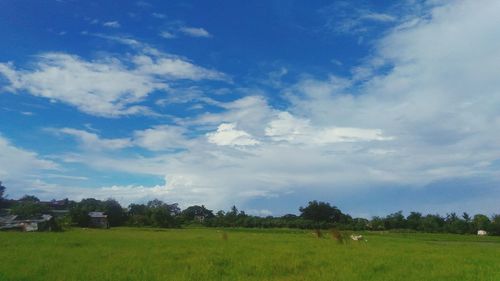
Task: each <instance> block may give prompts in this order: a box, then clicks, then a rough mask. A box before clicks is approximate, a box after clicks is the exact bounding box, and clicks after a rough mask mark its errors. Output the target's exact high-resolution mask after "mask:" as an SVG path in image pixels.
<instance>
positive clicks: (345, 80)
mask: <svg viewBox="0 0 500 281" xmlns="http://www.w3.org/2000/svg"><path fill="white" fill-rule="evenodd" d="M499 14H500V1H496V0H482V1H477V0H455V1H445V0H427V1H423V0H404V1H378V0H371V1H368V0H360V1H293V0H288V1H284V0H271V1H269V0H266V1H153V0H147V1H109V0H102V1H92V0H87V1H76V0H58V1H56V0H54V1H51V0H47V1H28V0H5V1H1V2H0V38H1V39H0V42H1V44H0V180H1V181H2V182H3V185H5V186H6V187H7V195H8V197H9V198H18V197H20V196H22V195H24V194H33V195H36V196H38V197H39V198H41V199H44V200H50V199H53V198H58V199H59V198H66V197H69V198H71V199H75V200H79V199H82V198H88V197H94V198H99V199H106V198H115V199H116V200H118V201H119V202H121V203H122V204H123V205H125V206H126V205H128V204H129V203H131V202H136V203H141V202H147V201H148V200H151V199H153V198H158V199H161V200H163V201H165V202H168V203H173V202H177V203H179V204H180V205H181V206H182V207H187V206H189V205H193V204H204V205H205V206H207V207H208V208H210V209H214V210H219V209H224V210H227V209H229V208H230V207H231V206H232V205H236V206H238V207H239V208H240V209H244V210H246V211H247V212H248V213H251V214H255V215H262V216H266V215H282V214H285V213H297V212H298V207H299V206H304V205H305V204H307V202H308V201H310V200H321V201H327V202H330V203H331V204H333V205H335V206H338V207H339V208H340V209H341V210H343V211H344V212H347V213H350V214H352V215H354V216H362V217H370V216H374V215H386V214H388V213H392V212H396V211H399V210H403V211H404V212H405V213H408V212H409V211H420V212H423V213H441V214H445V213H447V212H451V211H456V212H464V211H466V212H470V213H484V214H493V213H499V212H500V207H499V206H500V185H499V183H500V67H499V66H500V28H498V27H499V26H500V17H499V16H498V15H499Z"/></svg>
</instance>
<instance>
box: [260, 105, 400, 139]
mask: <svg viewBox="0 0 500 281" xmlns="http://www.w3.org/2000/svg"><path fill="white" fill-rule="evenodd" d="M265 131H266V135H267V136H269V137H271V138H272V139H273V140H275V141H287V142H290V143H297V144H306V145H319V144H328V143H336V142H357V141H384V140H391V139H392V138H391V137H386V136H384V135H383V134H382V131H381V130H379V129H361V128H345V127H325V128H317V127H314V126H312V125H311V124H310V121H309V120H306V119H300V118H296V117H294V116H292V115H291V114H290V113H288V112H281V113H279V114H278V117H277V118H276V119H274V120H272V121H271V122H270V123H269V125H268V126H267V127H266V129H265Z"/></svg>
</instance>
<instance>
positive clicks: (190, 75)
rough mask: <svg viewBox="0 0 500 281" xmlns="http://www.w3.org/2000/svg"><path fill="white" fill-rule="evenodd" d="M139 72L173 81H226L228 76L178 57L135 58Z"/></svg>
mask: <svg viewBox="0 0 500 281" xmlns="http://www.w3.org/2000/svg"><path fill="white" fill-rule="evenodd" d="M133 62H134V63H135V64H136V65H137V71H138V72H139V73H142V74H146V75H161V76H162V77H168V78H171V79H190V80H202V79H210V80H224V79H227V78H226V76H225V75H224V74H223V73H221V72H218V71H215V70H210V69H206V68H203V67H200V66H196V65H194V64H192V63H190V62H188V61H186V60H183V59H181V58H177V57H160V58H153V57H151V56H147V55H139V56H135V57H133Z"/></svg>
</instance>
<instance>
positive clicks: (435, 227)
mask: <svg viewBox="0 0 500 281" xmlns="http://www.w3.org/2000/svg"><path fill="white" fill-rule="evenodd" d="M4 191H5V187H3V186H2V185H1V184H0V195H2V194H3V192H4ZM4 201H5V202H4V203H7V205H8V206H9V208H10V209H11V213H13V214H16V215H18V216H20V217H21V218H29V217H33V216H37V215H40V214H42V213H48V212H51V211H52V210H61V209H63V210H68V211H69V212H68V215H67V216H66V220H67V221H68V222H67V224H72V225H76V226H82V227H86V226H88V225H89V222H90V217H89V215H88V214H89V212H95V211H100V212H104V213H105V214H106V215H107V216H108V221H109V224H110V226H112V227H113V226H124V225H127V226H135V227H146V226H151V227H161V228H174V227H180V226H182V225H190V224H198V225H204V226H208V227H250V228H251V227H255V228H285V227H286V228H301V229H320V228H322V229H327V228H337V229H341V230H342V229H344V230H356V231H362V230H391V231H419V232H441V233H456V234H474V233H477V231H478V230H486V231H488V232H489V233H490V234H493V235H500V215H493V216H492V217H491V218H490V217H488V216H486V215H483V214H476V215H474V216H471V215H469V214H467V213H463V214H462V215H460V216H459V215H457V214H456V213H449V214H446V216H444V217H443V216H440V215H437V214H425V215H424V214H422V213H418V212H411V213H410V214H409V215H408V216H405V215H404V214H403V212H402V211H399V212H395V213H392V214H389V215H387V216H385V217H378V216H375V217H372V218H371V219H366V218H353V217H351V216H350V215H348V214H344V213H342V211H340V210H339V209H338V208H337V207H335V206H332V205H330V203H327V202H319V201H311V202H309V203H308V204H307V206H304V207H300V208H299V211H300V215H294V214H287V215H284V216H280V217H273V216H267V217H260V216H253V215H248V214H246V213H245V212H244V211H240V210H238V208H236V206H233V207H232V208H231V209H230V210H229V211H227V212H226V211H222V210H220V211H218V212H216V213H215V214H214V212H213V211H212V210H209V209H207V208H206V207H205V206H203V205H201V206H198V205H194V206H190V207H187V208H186V209H184V210H181V209H180V208H179V206H178V204H176V203H174V204H168V203H165V202H163V201H161V200H158V199H154V200H151V201H149V202H147V203H146V204H130V205H129V206H128V207H127V208H123V207H122V206H121V205H120V203H119V202H118V201H116V200H114V199H107V200H105V201H101V200H98V199H94V198H87V199H82V200H81V201H80V202H75V201H70V200H68V199H65V200H60V201H56V200H52V201H49V202H41V201H40V200H39V199H38V198H36V197H35V196H30V195H25V196H23V197H22V198H21V199H19V200H4Z"/></svg>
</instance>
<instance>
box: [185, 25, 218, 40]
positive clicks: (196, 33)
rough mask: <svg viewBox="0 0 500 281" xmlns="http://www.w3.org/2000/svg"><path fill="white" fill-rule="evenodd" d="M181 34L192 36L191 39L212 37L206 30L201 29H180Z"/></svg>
mask: <svg viewBox="0 0 500 281" xmlns="http://www.w3.org/2000/svg"><path fill="white" fill-rule="evenodd" d="M179 31H180V32H182V33H184V34H186V35H188V36H191V37H204V38H210V37H212V35H211V34H210V33H209V32H208V31H206V30H205V29H204V28H201V27H186V26H184V27H181V28H180V29H179Z"/></svg>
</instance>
